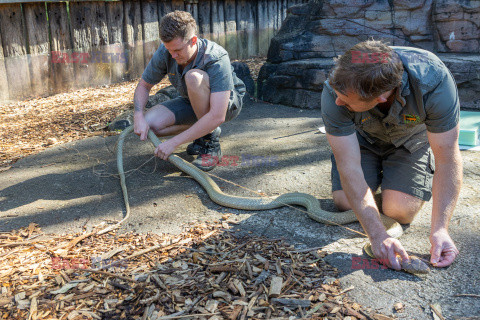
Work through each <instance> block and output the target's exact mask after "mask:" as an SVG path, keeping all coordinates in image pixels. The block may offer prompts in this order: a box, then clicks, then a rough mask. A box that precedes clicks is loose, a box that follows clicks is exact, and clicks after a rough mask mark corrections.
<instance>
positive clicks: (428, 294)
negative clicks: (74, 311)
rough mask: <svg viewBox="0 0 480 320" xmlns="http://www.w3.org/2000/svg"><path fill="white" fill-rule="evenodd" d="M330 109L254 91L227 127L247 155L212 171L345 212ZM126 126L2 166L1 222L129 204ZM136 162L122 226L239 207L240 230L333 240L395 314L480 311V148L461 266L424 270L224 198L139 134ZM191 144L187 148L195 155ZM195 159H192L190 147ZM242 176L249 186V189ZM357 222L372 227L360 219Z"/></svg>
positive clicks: (356, 293)
mask: <svg viewBox="0 0 480 320" xmlns="http://www.w3.org/2000/svg"><path fill="white" fill-rule="evenodd" d="M321 124H322V121H321V119H320V112H319V110H300V109H295V108H289V107H284V106H276V105H271V104H266V103H255V102H250V103H248V104H247V105H246V106H245V107H244V110H242V113H241V114H240V116H239V117H238V118H237V119H235V120H234V121H232V122H230V123H227V124H224V125H223V126H222V130H223V134H222V151H223V154H224V155H227V156H233V157H238V158H239V162H238V163H237V165H233V164H230V165H228V166H222V167H218V168H216V169H215V170H214V171H213V172H212V173H213V174H215V175H217V176H219V177H221V178H222V179H226V180H228V181H231V182H234V184H232V183H229V182H226V181H223V180H219V179H216V181H217V182H218V184H219V186H220V187H221V188H222V190H224V192H226V193H229V194H236V195H243V196H256V193H258V192H260V193H264V194H267V195H280V194H283V193H287V192H305V193H309V194H312V195H315V196H316V197H317V198H319V199H320V201H321V206H322V208H324V209H326V210H330V211H334V205H333V203H332V201H331V200H330V187H331V185H330V149H329V147H328V143H327V141H326V138H325V136H324V135H322V134H319V133H318V130H316V129H317V128H318V127H319V126H320V125H321ZM116 139H117V137H107V138H102V137H96V138H91V139H86V140H82V141H77V142H74V143H70V144H66V145H61V146H56V147H54V148H51V149H49V150H47V151H45V152H42V153H40V154H38V155H35V156H32V157H28V158H25V159H23V160H21V161H18V162H17V163H16V164H15V165H14V166H13V168H12V169H10V170H8V171H5V172H2V173H0V185H1V186H2V189H1V190H0V211H1V212H0V231H9V230H11V229H16V228H19V227H21V226H27V225H28V224H29V223H31V222H35V223H38V224H39V225H40V226H41V227H42V229H43V230H44V231H45V232H55V233H60V234H61V233H65V232H78V231H80V230H81V229H82V227H86V228H91V227H92V226H95V225H98V224H100V223H102V222H105V221H109V220H119V219H121V218H122V217H123V215H124V214H125V209H124V204H123V199H122V197H121V190H120V187H119V179H118V177H117V169H116V162H115V152H116V151H115V142H116ZM125 149H126V150H125V155H124V159H125V170H126V172H127V185H128V190H129V199H130V203H131V206H132V216H131V218H130V219H129V221H127V222H126V223H125V225H124V227H123V231H125V230H133V231H136V232H159V233H160V232H168V233H179V232H180V231H181V230H182V225H184V224H185V223H188V222H191V221H194V220H200V221H208V220H218V219H219V218H221V217H222V216H223V215H224V214H227V213H231V214H233V217H234V219H236V220H237V221H238V225H236V226H235V229H236V230H237V231H236V233H237V234H238V235H239V236H245V235H247V236H248V235H251V234H254V235H261V236H265V237H269V238H284V239H286V240H287V241H289V242H290V243H292V244H294V245H296V246H297V247H298V248H312V247H322V248H323V250H325V251H327V252H329V253H330V255H328V256H327V260H328V262H329V263H331V264H332V265H333V266H335V267H336V268H338V270H339V272H340V275H341V277H340V280H341V282H342V284H343V285H344V286H345V287H348V286H354V289H353V290H352V291H350V292H349V295H350V296H351V297H352V299H353V300H354V301H357V302H358V303H360V304H362V305H365V306H368V307H372V308H374V309H376V310H378V311H379V312H382V313H385V314H392V313H393V304H394V303H396V302H402V303H403V304H404V305H405V310H404V312H403V313H396V314H395V316H396V317H398V318H400V319H431V311H430V307H429V305H430V304H431V303H437V302H438V303H439V304H440V305H441V307H442V310H443V312H444V316H445V317H446V318H447V319H455V318H456V317H457V318H458V317H462V316H463V317H468V316H472V315H479V314H480V301H479V300H478V298H472V297H463V296H455V295H458V294H463V293H470V294H477V295H478V294H480V292H479V288H480V286H479V284H480V275H479V273H478V261H479V260H478V259H479V257H480V249H479V248H478V243H480V235H479V231H478V230H479V229H480V226H479V219H478V212H479V211H480V210H479V209H480V204H479V196H478V191H477V189H476V185H478V176H479V175H478V173H477V172H478V169H477V164H478V162H479V160H480V156H479V153H474V152H463V153H462V155H463V157H464V167H465V170H464V172H465V175H464V186H463V189H462V193H461V196H460V200H459V204H458V206H457V210H456V214H455V216H454V218H453V219H452V222H451V227H450V230H451V234H452V237H453V238H454V240H455V241H456V243H457V246H458V248H459V249H460V251H461V255H460V256H459V257H458V259H457V261H456V262H455V264H454V265H452V266H451V267H450V268H445V269H437V270H433V272H431V273H430V274H429V275H428V276H426V277H423V278H418V277H415V276H412V275H410V274H406V273H403V272H396V271H392V270H383V269H381V268H372V267H371V265H369V266H370V267H366V266H363V267H361V268H358V264H356V262H359V261H360V262H361V265H363V264H365V263H366V262H364V261H365V259H366V258H365V256H364V255H363V254H362V250H361V248H362V246H363V245H364V243H365V241H366V240H365V238H362V237H360V236H358V235H357V234H355V233H353V232H351V231H348V230H346V229H344V228H340V227H334V226H325V225H322V224H319V223H317V222H315V221H313V220H311V219H309V218H308V217H307V216H306V214H305V213H304V212H302V211H301V210H297V209H294V208H290V207H283V208H279V209H275V210H269V211H250V212H248V211H242V210H235V209H230V208H225V207H221V206H219V205H217V204H215V203H213V202H212V201H211V200H210V199H209V197H208V195H207V194H206V193H205V192H204V191H203V189H202V188H201V187H200V185H198V184H197V183H196V182H195V181H193V180H192V179H191V178H189V177H188V176H186V175H184V174H181V173H180V172H179V171H178V170H177V169H176V168H175V167H174V166H173V165H171V164H170V163H167V162H164V161H161V160H156V159H155V158H153V157H152V151H153V147H152V146H151V144H150V143H147V142H139V140H138V137H136V136H133V135H132V136H130V137H128V138H127V141H126V144H125ZM184 150H185V146H183V148H182V149H180V150H179V151H180V156H182V157H185V158H186V159H188V158H187V157H188V156H187V155H186V154H185V152H184ZM190 160H191V158H190ZM238 185H239V186H243V187H245V188H247V189H244V188H240V187H238ZM430 212H431V203H430V204H429V205H427V206H425V207H424V208H423V209H422V211H421V213H420V214H419V216H418V217H417V218H416V220H415V221H414V222H413V223H412V224H411V225H410V226H409V228H407V229H406V230H405V233H404V235H403V236H402V238H401V241H402V244H403V245H404V246H405V247H406V248H407V250H409V251H410V252H414V253H418V254H423V255H428V252H429V242H428V234H429V228H430ZM348 227H350V228H353V229H356V230H361V229H360V226H359V224H358V223H356V224H350V225H348Z"/></svg>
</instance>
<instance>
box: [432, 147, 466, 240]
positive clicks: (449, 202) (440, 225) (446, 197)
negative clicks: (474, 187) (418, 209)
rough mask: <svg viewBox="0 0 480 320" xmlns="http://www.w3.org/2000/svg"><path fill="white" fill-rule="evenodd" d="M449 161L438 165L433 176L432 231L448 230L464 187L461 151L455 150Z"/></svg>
mask: <svg viewBox="0 0 480 320" xmlns="http://www.w3.org/2000/svg"><path fill="white" fill-rule="evenodd" d="M452 152H453V154H452V156H451V158H450V159H449V161H446V162H444V163H442V162H441V163H438V164H436V167H437V170H436V171H435V174H434V176H433V187H432V196H433V208H432V227H431V228H432V230H431V232H432V233H434V232H436V231H439V230H442V229H444V230H447V229H448V224H449V222H450V219H451V217H452V215H453V211H454V209H455V205H456V203H457V200H458V195H459V193H460V187H461V185H462V159H461V156H460V151H459V150H457V149H454V150H453V151H452Z"/></svg>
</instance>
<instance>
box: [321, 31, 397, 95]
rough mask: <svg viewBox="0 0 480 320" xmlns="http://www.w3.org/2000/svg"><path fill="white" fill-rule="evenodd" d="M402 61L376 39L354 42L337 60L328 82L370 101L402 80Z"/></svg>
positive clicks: (342, 90) (339, 89) (335, 87)
mask: <svg viewBox="0 0 480 320" xmlns="http://www.w3.org/2000/svg"><path fill="white" fill-rule="evenodd" d="M402 75H403V65H402V62H401V60H400V58H399V57H398V55H397V54H396V53H395V52H394V51H393V50H392V48H390V47H389V46H387V45H386V44H385V43H383V42H381V41H376V40H369V41H364V42H360V43H358V44H356V45H354V46H353V47H352V48H350V50H348V51H347V52H345V54H344V55H342V56H340V57H339V58H338V59H336V61H335V67H334V68H333V70H332V72H331V73H330V77H329V83H330V85H331V86H332V88H334V89H335V90H337V91H339V92H340V93H342V94H347V92H349V91H353V92H354V93H356V94H358V95H359V96H360V99H361V100H364V101H371V100H372V99H375V98H377V97H379V96H380V95H381V94H383V93H385V92H387V91H390V90H392V89H395V88H396V87H398V86H399V85H400V84H401V82H402Z"/></svg>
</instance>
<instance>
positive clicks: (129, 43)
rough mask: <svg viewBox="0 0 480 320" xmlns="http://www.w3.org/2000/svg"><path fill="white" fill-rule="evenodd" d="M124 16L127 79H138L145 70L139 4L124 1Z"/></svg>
mask: <svg viewBox="0 0 480 320" xmlns="http://www.w3.org/2000/svg"><path fill="white" fill-rule="evenodd" d="M123 9H124V16H125V41H126V43H125V45H126V47H127V48H128V63H127V77H128V79H135V78H139V77H140V76H141V75H142V73H143V70H144V68H145V62H144V57H143V28H142V15H141V8H140V2H137V1H133V0H126V1H124V3H123Z"/></svg>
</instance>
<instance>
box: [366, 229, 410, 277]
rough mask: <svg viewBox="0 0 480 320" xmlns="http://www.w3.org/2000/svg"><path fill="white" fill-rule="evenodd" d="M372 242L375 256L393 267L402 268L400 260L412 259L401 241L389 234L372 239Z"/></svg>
mask: <svg viewBox="0 0 480 320" xmlns="http://www.w3.org/2000/svg"><path fill="white" fill-rule="evenodd" d="M371 242H372V251H373V254H374V255H375V257H376V258H377V259H378V260H380V262H382V263H384V264H386V265H387V266H388V267H390V268H392V269H395V270H400V269H401V268H402V267H401V266H400V262H401V261H408V260H409V259H410V258H409V257H408V254H407V252H406V251H405V249H404V248H403V246H402V244H401V243H400V241H398V240H397V239H395V238H392V237H389V236H388V235H387V236H386V237H383V238H380V239H372V240H371ZM399 259H401V260H399Z"/></svg>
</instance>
